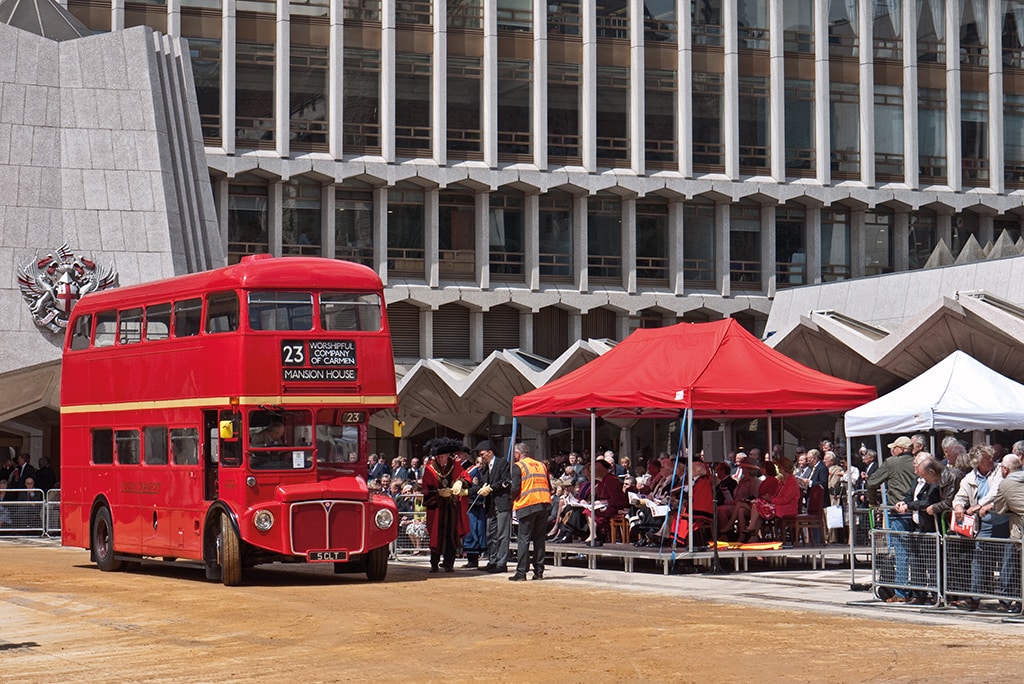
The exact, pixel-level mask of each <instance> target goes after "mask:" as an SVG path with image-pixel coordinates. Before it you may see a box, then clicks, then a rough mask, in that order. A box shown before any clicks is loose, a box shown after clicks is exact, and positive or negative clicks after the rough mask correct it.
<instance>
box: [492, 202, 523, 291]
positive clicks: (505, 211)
mask: <svg viewBox="0 0 1024 684" xmlns="http://www.w3.org/2000/svg"><path fill="white" fill-rule="evenodd" d="M524 207H525V201H524V199H523V195H522V193H518V192H515V191H514V190H499V191H497V192H492V193H491V197H490V212H489V214H490V222H489V223H490V229H489V232H490V254H491V257H490V261H491V278H492V279H512V280H515V281H516V282H522V279H523V263H524V261H525V254H524V252H523V225H524V216H525V214H524Z"/></svg>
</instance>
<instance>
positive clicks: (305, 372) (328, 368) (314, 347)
mask: <svg viewBox="0 0 1024 684" xmlns="http://www.w3.org/2000/svg"><path fill="white" fill-rule="evenodd" d="M281 365H282V369H281V370H282V375H283V379H284V380H285V381H287V382H353V381H355V380H356V376H357V373H356V369H355V365H356V343H355V341H353V340H282V341H281Z"/></svg>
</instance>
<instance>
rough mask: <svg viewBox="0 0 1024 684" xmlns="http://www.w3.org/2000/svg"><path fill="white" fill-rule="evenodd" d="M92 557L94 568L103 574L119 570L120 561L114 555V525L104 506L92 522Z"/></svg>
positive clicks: (108, 511)
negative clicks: (94, 562) (94, 563)
mask: <svg viewBox="0 0 1024 684" xmlns="http://www.w3.org/2000/svg"><path fill="white" fill-rule="evenodd" d="M92 555H93V559H94V560H95V561H96V567H98V568H99V569H100V570H102V571H103V572H117V571H118V570H120V569H121V561H120V560H118V559H117V557H115V555H114V523H113V521H112V520H111V519H110V509H109V508H107V507H106V506H103V507H102V508H100V509H99V510H98V511H96V517H94V518H93V520H92Z"/></svg>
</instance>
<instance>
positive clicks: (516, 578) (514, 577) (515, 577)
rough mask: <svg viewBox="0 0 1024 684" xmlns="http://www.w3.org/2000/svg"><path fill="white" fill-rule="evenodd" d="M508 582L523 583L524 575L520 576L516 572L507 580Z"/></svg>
mask: <svg viewBox="0 0 1024 684" xmlns="http://www.w3.org/2000/svg"><path fill="white" fill-rule="evenodd" d="M508 581H509V582H525V581H526V575H520V574H519V573H518V572H517V573H516V574H514V575H512V576H511V577H509V578H508Z"/></svg>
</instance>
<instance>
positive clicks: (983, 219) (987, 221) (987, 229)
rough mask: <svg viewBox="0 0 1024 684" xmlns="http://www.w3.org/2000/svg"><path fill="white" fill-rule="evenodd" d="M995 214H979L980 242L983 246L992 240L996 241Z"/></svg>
mask: <svg viewBox="0 0 1024 684" xmlns="http://www.w3.org/2000/svg"><path fill="white" fill-rule="evenodd" d="M994 235H995V216H993V215H991V214H981V215H980V216H978V243H979V244H981V246H982V248H984V247H985V245H987V244H989V243H990V242H995V237H994Z"/></svg>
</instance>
